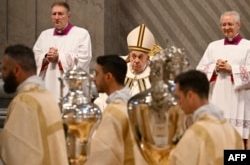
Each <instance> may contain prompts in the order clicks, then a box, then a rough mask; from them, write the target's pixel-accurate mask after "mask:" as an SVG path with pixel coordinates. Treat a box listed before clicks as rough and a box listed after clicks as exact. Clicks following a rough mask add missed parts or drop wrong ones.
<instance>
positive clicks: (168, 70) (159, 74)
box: [128, 46, 188, 165]
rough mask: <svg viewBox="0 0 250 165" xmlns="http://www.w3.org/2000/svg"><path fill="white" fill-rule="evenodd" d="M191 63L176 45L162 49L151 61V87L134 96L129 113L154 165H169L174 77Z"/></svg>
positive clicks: (142, 147)
mask: <svg viewBox="0 0 250 165" xmlns="http://www.w3.org/2000/svg"><path fill="white" fill-rule="evenodd" d="M187 66H188V61H187V59H186V56H185V54H184V52H183V51H182V50H181V49H180V48H177V47H175V46H169V47H167V48H166V49H164V50H161V51H160V52H159V53H158V54H156V56H155V57H154V58H153V59H152V60H151V63H150V68H151V72H150V82H151V88H150V89H149V90H147V91H145V92H143V93H139V94H137V95H135V96H134V97H132V98H131V99H130V100H129V102H128V114H129V120H130V124H131V127H132V132H133V134H134V138H135V140H136V143H137V145H138V147H139V149H140V151H141V153H142V155H143V156H144V158H145V159H146V160H147V162H148V163H149V164H150V165H161V164H166V159H167V155H168V153H169V146H168V124H169V123H168V110H169V109H170V108H171V107H172V106H173V105H176V100H175V97H174V93H173V92H174V78H175V77H176V75H177V74H179V73H180V72H182V71H183V70H185V69H186V68H187Z"/></svg>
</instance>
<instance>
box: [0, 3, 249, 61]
mask: <svg viewBox="0 0 250 165" xmlns="http://www.w3.org/2000/svg"><path fill="white" fill-rule="evenodd" d="M53 1H55V0H0V21H1V24H0V52H1V53H2V52H3V49H4V47H5V46H6V45H9V44H14V43H25V44H27V45H29V46H33V44H34V42H35V40H36V38H37V37H38V35H39V34H40V32H41V31H42V30H44V29H47V28H49V27H51V22H50V5H51V4H52V2H53ZM66 1H67V2H68V3H69V4H70V6H71V11H72V23H73V24H75V25H78V26H82V27H84V28H86V29H87V30H88V31H89V32H90V35H91V38H92V47H93V56H94V58H93V60H92V61H94V60H95V57H96V56H99V55H103V54H114V53H119V54H126V53H127V45H126V36H127V34H128V32H129V31H130V30H132V29H133V28H134V27H136V26H137V25H138V24H141V23H145V24H146V25H147V26H148V27H149V28H150V29H151V31H152V32H153V33H154V35H155V37H156V39H157V41H158V43H159V44H160V45H161V46H162V47H165V46H166V45H167V42H168V41H170V42H172V43H174V44H176V45H177V46H179V47H183V48H185V49H186V51H187V54H188V56H189V59H190V61H191V64H192V66H195V65H196V64H197V63H198V61H199V60H200V58H201V56H202V54H203V52H204V50H205V48H206V47H207V44H208V43H209V42H211V41H213V40H216V39H219V38H221V37H222V35H221V33H220V30H219V16H220V14H221V13H222V12H224V11H226V10H237V11H239V12H240V14H241V17H242V34H243V36H245V37H246V38H250V28H249V27H250V20H249V18H250V1H249V0H127V1H125V0H66Z"/></svg>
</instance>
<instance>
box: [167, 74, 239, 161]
mask: <svg viewBox="0 0 250 165" xmlns="http://www.w3.org/2000/svg"><path fill="white" fill-rule="evenodd" d="M175 83H176V91H175V95H176V97H177V100H178V104H179V105H180V107H181V109H182V110H183V111H184V113H185V114H187V115H192V120H193V124H192V125H191V126H190V127H189V128H188V129H187V131H186V132H185V134H184V135H183V137H182V138H181V140H180V141H179V143H178V144H177V146H176V148H174V149H173V151H172V152H171V153H170V156H169V162H168V165H183V164H185V165H194V164H200V165H201V164H202V165H209V164H213V165H221V164H223V160H224V159H223V154H224V150H225V149H243V143H242V140H241V137H240V135H239V133H238V132H237V131H236V130H235V129H234V128H233V126H231V124H229V123H228V122H227V120H226V119H225V118H224V117H223V114H222V113H221V111H220V109H218V108H217V107H216V106H214V105H212V104H210V103H209V102H208V93H209V82H208V79H207V76H206V75H205V74H204V73H202V72H200V71H196V70H190V71H187V72H184V73H182V74H180V75H178V76H177V77H176V79H175Z"/></svg>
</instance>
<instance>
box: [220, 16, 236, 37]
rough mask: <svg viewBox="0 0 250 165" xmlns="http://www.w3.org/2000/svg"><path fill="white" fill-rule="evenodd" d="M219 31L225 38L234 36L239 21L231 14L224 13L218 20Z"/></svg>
mask: <svg viewBox="0 0 250 165" xmlns="http://www.w3.org/2000/svg"><path fill="white" fill-rule="evenodd" d="M220 27H221V31H222V32H223V34H224V36H225V37H227V38H233V37H235V36H236V35H237V34H238V33H239V30H240V22H239V21H237V20H236V18H235V16H233V15H224V16H222V17H221V20H220Z"/></svg>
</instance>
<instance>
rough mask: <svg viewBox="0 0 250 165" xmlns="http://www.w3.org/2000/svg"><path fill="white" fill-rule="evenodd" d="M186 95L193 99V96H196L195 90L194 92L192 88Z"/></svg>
mask: <svg viewBox="0 0 250 165" xmlns="http://www.w3.org/2000/svg"><path fill="white" fill-rule="evenodd" d="M186 96H187V97H188V98H190V99H193V97H194V92H193V91H192V90H189V91H187V94H186Z"/></svg>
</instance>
